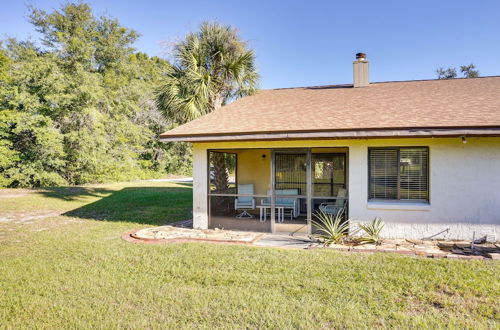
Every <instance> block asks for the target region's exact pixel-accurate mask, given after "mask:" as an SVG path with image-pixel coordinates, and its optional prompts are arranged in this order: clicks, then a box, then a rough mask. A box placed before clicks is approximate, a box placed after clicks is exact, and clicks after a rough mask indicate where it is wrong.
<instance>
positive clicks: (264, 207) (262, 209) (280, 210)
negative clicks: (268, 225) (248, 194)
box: [257, 205, 285, 222]
mask: <svg viewBox="0 0 500 330" xmlns="http://www.w3.org/2000/svg"><path fill="white" fill-rule="evenodd" d="M257 208H258V209H259V213H260V222H266V220H267V211H268V210H269V213H271V206H270V205H257ZM275 209H276V210H277V213H278V218H277V221H278V222H283V220H284V213H285V212H284V207H283V206H278V205H277V206H275Z"/></svg>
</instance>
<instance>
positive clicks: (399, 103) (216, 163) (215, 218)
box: [161, 53, 500, 240]
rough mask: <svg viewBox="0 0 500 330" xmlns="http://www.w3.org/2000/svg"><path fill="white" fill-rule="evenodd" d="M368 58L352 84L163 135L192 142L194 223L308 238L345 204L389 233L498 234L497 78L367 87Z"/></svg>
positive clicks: (247, 105) (228, 111)
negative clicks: (317, 219) (326, 213)
mask: <svg viewBox="0 0 500 330" xmlns="http://www.w3.org/2000/svg"><path fill="white" fill-rule="evenodd" d="M368 65H369V63H368V61H367V60H366V56H365V54H362V53H359V54H357V59H356V61H354V63H353V69H354V70H353V71H354V83H353V84H345V85H332V86H312V87H300V88H283V89H273V90H261V91H259V92H258V93H256V94H255V95H252V96H248V97H245V98H242V99H239V100H237V101H235V102H233V103H231V104H229V105H227V106H224V107H222V108H221V109H219V110H217V111H214V112H212V113H210V114H207V115H205V116H203V117H201V118H199V119H196V120H193V121H191V122H189V123H187V124H185V125H182V126H179V127H176V128H174V129H172V130H170V131H168V132H166V133H164V134H162V135H161V139H162V141H187V142H192V143H193V171H194V184H193V197H194V206H193V221H194V226H195V227H197V228H217V227H222V228H225V229H240V230H252V231H254V230H255V231H264V232H288V233H310V232H312V231H314V226H313V225H312V224H311V219H314V216H315V212H317V211H318V210H319V209H320V208H323V209H325V210H327V209H328V207H329V208H330V211H333V210H338V209H339V207H343V208H344V209H345V213H346V215H347V218H348V219H349V221H351V222H352V223H355V222H357V221H369V220H371V219H373V218H375V217H380V218H382V219H383V220H384V222H385V223H386V226H385V228H384V232H383V235H384V236H385V237H395V238H398V237H399V238H417V239H421V238H448V239H471V238H472V237H473V235H475V237H476V238H477V237H480V236H481V237H482V236H487V238H488V239H489V240H498V239H499V234H500V76H499V77H481V78H470V79H448V80H420V81H394V82H378V83H370V82H369V75H368ZM231 179H234V181H233V180H231ZM243 188H244V189H243ZM332 214H333V212H332Z"/></svg>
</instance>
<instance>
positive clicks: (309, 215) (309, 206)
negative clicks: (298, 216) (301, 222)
mask: <svg viewBox="0 0 500 330" xmlns="http://www.w3.org/2000/svg"><path fill="white" fill-rule="evenodd" d="M306 168H307V180H306V181H307V219H306V221H307V233H308V234H311V233H312V225H311V220H312V154H311V148H308V149H307V167H306Z"/></svg>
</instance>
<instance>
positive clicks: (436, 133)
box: [160, 127, 500, 142]
mask: <svg viewBox="0 0 500 330" xmlns="http://www.w3.org/2000/svg"><path fill="white" fill-rule="evenodd" d="M456 136H500V127H473V128H470V127H469V128H418V129H372V130H342V131H323V132H289V133H286V132H285V133H284V132H277V133H245V134H242V133H240V134H217V135H215V134H207V135H177V136H174V135H171V136H168V135H167V136H160V141H162V142H227V141H276V140H308V139H313V140H318V139H374V138H405V137H406V138H407V137H456Z"/></svg>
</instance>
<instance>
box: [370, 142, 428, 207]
mask: <svg viewBox="0 0 500 330" xmlns="http://www.w3.org/2000/svg"><path fill="white" fill-rule="evenodd" d="M368 152H369V155H368V158H369V169H368V172H369V188H368V190H369V198H370V199H393V200H394V199H401V200H428V198H429V189H428V188H429V187H428V161H429V160H428V149H427V148H422V147H418V148H417V147H412V148H370V149H369V151H368Z"/></svg>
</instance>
